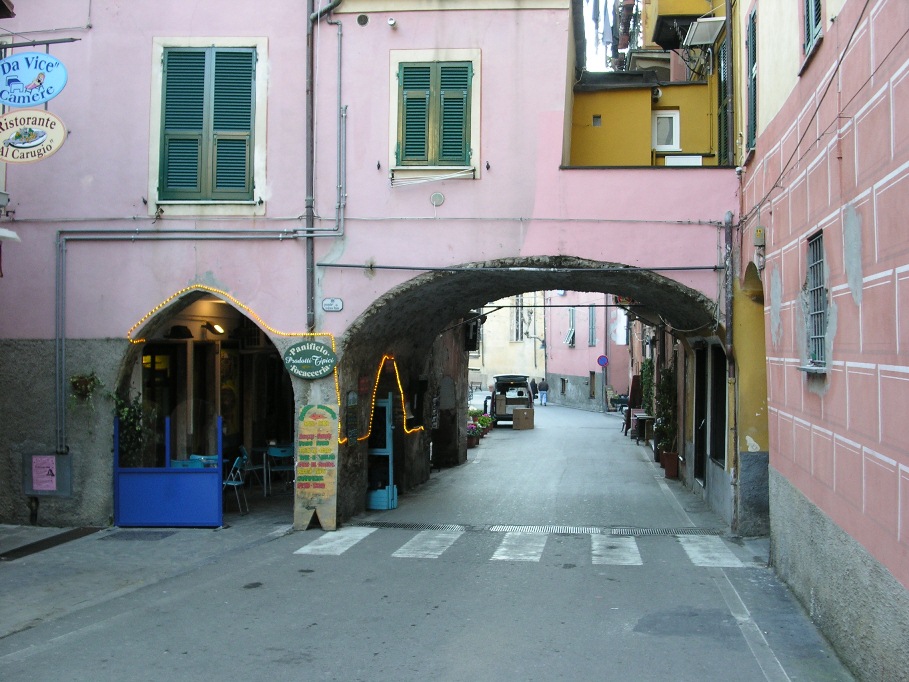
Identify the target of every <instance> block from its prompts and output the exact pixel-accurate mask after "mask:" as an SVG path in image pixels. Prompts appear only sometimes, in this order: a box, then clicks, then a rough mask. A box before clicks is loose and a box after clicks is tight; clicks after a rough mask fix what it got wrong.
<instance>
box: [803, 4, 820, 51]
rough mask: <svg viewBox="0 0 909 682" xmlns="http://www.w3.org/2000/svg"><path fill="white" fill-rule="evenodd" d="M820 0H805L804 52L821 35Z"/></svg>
mask: <svg viewBox="0 0 909 682" xmlns="http://www.w3.org/2000/svg"><path fill="white" fill-rule="evenodd" d="M821 33H822V31H821V0H805V45H804V48H805V54H808V53H809V52H811V49H812V48H813V47H814V45H815V44H816V43H817V41H818V40H819V39H820V37H821Z"/></svg>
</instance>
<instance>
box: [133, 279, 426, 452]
mask: <svg viewBox="0 0 909 682" xmlns="http://www.w3.org/2000/svg"><path fill="white" fill-rule="evenodd" d="M194 291H202V292H206V293H209V294H212V295H215V296H218V297H220V298H223V299H225V300H227V301H230V302H231V303H233V304H234V305H235V306H236V307H237V308H238V309H240V310H242V311H243V312H244V313H246V314H247V315H248V316H249V317H251V318H252V319H254V320H255V321H256V322H257V323H258V324H259V326H261V327H262V328H263V329H265V330H267V331H269V332H271V333H272V334H274V335H276V336H284V337H300V338H304V337H310V338H315V337H328V339H329V341H330V345H331V350H332V352H335V337H334V334H332V333H331V332H285V331H281V330H280V329H275V328H274V327H272V326H271V325H270V324H268V323H267V322H266V321H265V320H264V319H262V317H261V316H260V315H259V314H258V313H257V312H256V311H255V310H253V309H252V308H250V307H249V306H248V305H246V304H245V303H243V302H241V301H239V300H237V298H235V297H234V296H231V295H230V294H229V293H227V292H226V291H224V290H222V289H218V288H216V287H212V286H208V285H206V284H191V285H190V286H188V287H184V288H182V289H180V290H179V291H176V292H174V293H173V294H171V295H170V296H168V297H167V298H165V299H164V300H163V301H161V302H160V303H159V304H158V305H156V306H155V307H154V308H152V309H151V310H149V311H148V312H147V313H145V315H143V316H142V317H141V318H140V319H139V320H138V321H137V322H136V323H135V324H134V325H133V326H132V327H130V328H129V330H128V331H127V332H126V339H127V341H129V342H130V343H132V344H142V343H145V342H146V339H144V338H138V339H134V338H133V334H134V333H135V332H136V330H137V329H140V328H141V327H142V326H143V325H144V324H145V323H146V322H147V321H148V320H149V319H151V318H152V317H154V316H155V315H156V314H157V313H158V312H159V311H160V310H161V309H163V308H166V307H167V306H168V305H170V304H171V303H172V302H173V301H175V300H176V299H178V298H180V297H181V296H185V295H186V294H188V293H191V292H194ZM386 362H391V366H392V368H393V369H394V374H395V384H396V386H397V388H398V396H399V398H400V400H401V413H402V414H403V415H404V433H405V434H411V433H417V432H419V431H423V430H424V429H423V427H422V426H414V427H410V426H408V424H407V398H406V396H405V395H404V387H403V386H402V385H401V375H400V373H399V372H398V363H397V362H396V361H395V358H394V356H393V355H383V356H382V359H381V360H380V361H379V366H378V368H377V369H376V379H375V382H374V383H373V387H372V396H371V399H370V405H369V425H368V427H367V429H366V434H365V435H362V436H359V437H358V438H357V441H358V442H359V441H365V440H368V439H369V437H370V435H371V434H372V420H373V413H374V411H375V406H376V396H377V395H378V392H379V381H380V380H381V378H382V370H383V369H384V367H385V363H386ZM332 373H333V375H334V383H335V397H336V398H337V400H338V407H339V408H340V407H341V406H342V403H341V382H340V379H339V377H338V366H337V365H335V367H334V369H333V370H332ZM342 423H343V420H342V419H338V444H339V445H343V444H345V443H347V441H348V439H347V438H346V437H342V436H341V424H342Z"/></svg>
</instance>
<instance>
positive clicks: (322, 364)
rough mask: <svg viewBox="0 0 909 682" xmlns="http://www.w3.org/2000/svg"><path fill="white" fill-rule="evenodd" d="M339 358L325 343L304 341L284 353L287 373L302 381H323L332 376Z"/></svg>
mask: <svg viewBox="0 0 909 682" xmlns="http://www.w3.org/2000/svg"><path fill="white" fill-rule="evenodd" d="M336 364H338V357H337V356H336V355H335V353H334V351H333V350H332V349H331V348H329V347H328V346H326V345H325V344H324V343H319V342H318V341H303V342H302V343H295V344H294V345H292V346H291V347H290V348H288V349H287V350H286V351H284V366H285V367H287V371H288V372H290V373H291V374H293V375H294V376H295V377H300V378H301V379H321V378H322V377H327V376H328V375H329V374H331V372H332V370H333V369H334V368H335V365H336Z"/></svg>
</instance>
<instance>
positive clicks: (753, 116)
mask: <svg viewBox="0 0 909 682" xmlns="http://www.w3.org/2000/svg"><path fill="white" fill-rule="evenodd" d="M747 48H748V129H747V138H748V139H747V145H746V146H747V148H748V149H754V143H755V141H756V139H757V16H756V14H755V12H754V11H752V12H751V14H750V15H749V16H748V45H747Z"/></svg>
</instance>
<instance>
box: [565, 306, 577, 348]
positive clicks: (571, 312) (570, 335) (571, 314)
mask: <svg viewBox="0 0 909 682" xmlns="http://www.w3.org/2000/svg"><path fill="white" fill-rule="evenodd" d="M574 318H575V309H574V308H569V309H568V332H567V333H566V334H565V343H566V344H567V345H568V347H569V348H574V337H575V331H574Z"/></svg>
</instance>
